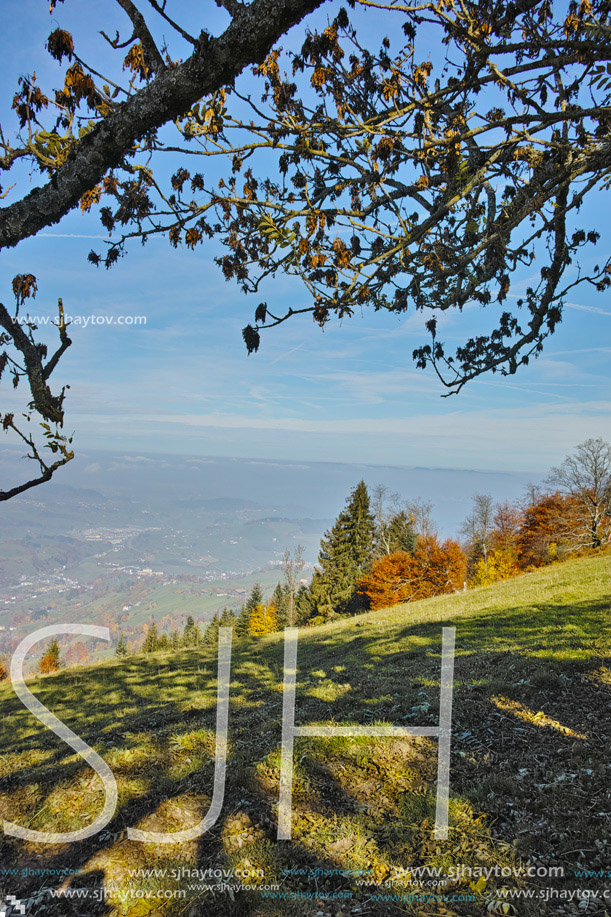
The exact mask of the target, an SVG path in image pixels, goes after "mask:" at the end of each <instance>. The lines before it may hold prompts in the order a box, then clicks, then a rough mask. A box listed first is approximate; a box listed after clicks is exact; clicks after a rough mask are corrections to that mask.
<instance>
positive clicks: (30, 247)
mask: <svg viewBox="0 0 611 917" xmlns="http://www.w3.org/2000/svg"><path fill="white" fill-rule="evenodd" d="M74 5H75V0H66V3H65V7H66V10H68V8H69V7H70V6H74ZM44 6H45V4H44V3H41V0H27V2H25V3H19V4H17V3H15V2H13V0H7V2H5V3H4V4H3V9H2V20H3V21H5V22H6V23H8V24H9V25H11V28H12V29H13V34H12V36H11V37H12V38H13V41H12V42H11V48H13V50H12V51H11V52H10V53H9V54H8V55H7V56H6V57H5V59H4V60H3V61H2V64H1V75H2V80H3V85H4V86H8V87H9V89H10V91H11V94H12V89H13V87H14V86H15V84H16V79H17V76H18V75H19V74H20V73H21V72H23V70H24V69H25V68H26V64H25V61H26V60H27V56H26V55H24V52H23V45H20V41H22V40H24V34H23V28H24V25H23V23H24V21H25V20H28V21H29V23H30V25H31V24H32V23H34V26H33V31H32V32H31V33H30V36H31V35H32V34H33V35H34V39H32V37H30V38H29V39H28V40H29V41H31V40H36V35H38V33H40V35H41V36H43V40H44V37H46V34H48V31H49V18H48V17H47V16H45V15H44V13H41V7H43V8H44ZM108 6H109V8H110V4H109V5H108ZM24 9H25V11H26V13H27V15H26V17H25V18H24V17H22V13H23V11H24ZM329 9H332V7H331V6H330V7H329ZM17 11H20V12H19V18H17ZM82 14H83V11H82V9H81V11H80V12H79V15H82ZM66 18H67V14H66V16H65V15H64V11H63V10H62V9H60V7H58V10H57V12H56V14H55V19H56V20H57V21H58V22H59V23H60V24H63V22H64V20H65V19H66ZM3 24H4V22H3ZM91 40H92V41H93V40H94V39H91ZM39 44H40V42H39ZM39 56H40V59H41V61H44V60H45V55H44V53H41V54H40V55H39ZM41 66H43V65H41ZM44 66H46V64H45V65H44ZM3 124H4V118H3ZM607 208H608V201H607V199H606V198H605V199H601V200H600V201H598V202H597V203H596V206H595V207H594V208H591V209H590V212H589V214H586V216H587V217H588V225H594V226H596V228H598V229H599V231H600V232H601V235H602V241H601V246H602V245H603V244H604V239H605V236H606V231H605V228H606V227H605V217H606V209H607ZM582 217H583V214H582ZM102 234H103V230H102V229H101V227H100V224H99V223H98V222H97V220H96V218H95V217H93V216H86V215H82V214H80V213H78V214H77V213H74V214H71V215H70V216H69V217H67V218H66V219H65V220H64V221H63V222H62V223H61V224H59V225H58V226H55V227H52V228H50V229H48V230H47V231H45V232H44V233H41V234H40V236H39V237H37V238H35V239H31V240H28V241H26V242H25V243H23V244H21V245H20V246H19V247H18V248H16V249H13V250H10V251H8V252H4V253H3V257H2V261H1V262H0V264H1V268H0V270H1V276H0V282H1V286H2V289H3V290H4V291H5V292H3V293H2V298H3V300H4V301H5V302H6V301H7V299H8V296H9V283H10V279H11V278H12V277H13V275H14V274H15V273H17V272H20V271H32V272H33V273H35V274H36V275H37V276H38V278H39V284H40V293H39V296H38V299H37V300H36V305H35V308H34V309H32V311H35V312H36V313H37V314H38V313H39V314H47V313H51V314H53V313H54V311H55V303H56V302H57V297H58V296H62V298H63V300H64V305H65V308H66V311H67V312H68V314H69V315H81V314H82V315H91V314H95V315H108V316H113V315H114V316H118V315H128V314H135V315H145V316H146V318H147V323H146V326H144V327H142V326H138V327H101V326H99V325H96V326H89V327H87V328H82V327H77V326H76V325H75V326H73V329H72V337H73V340H74V344H73V347H72V348H71V349H70V351H69V352H68V353H67V354H66V356H65V357H64V359H63V360H62V364H61V368H60V370H59V372H58V373H56V379H57V381H60V382H61V383H62V384H64V383H67V384H69V385H70V392H69V394H68V399H67V403H66V404H67V426H68V428H69V429H70V431H72V430H74V431H75V443H76V447H77V450H78V447H79V445H80V446H81V447H82V448H86V449H88V450H91V449H95V448H105V449H119V450H125V451H135V452H166V453H167V452H175V453H190V454H202V455H233V456H252V457H255V458H270V459H271V458H279V459H304V460H307V461H309V462H311V461H316V460H321V461H340V462H341V461H347V462H351V461H355V462H369V463H389V464H402V465H427V466H432V467H455V468H482V469H503V470H522V471H533V472H537V471H545V469H547V468H548V467H549V465H550V464H551V463H554V462H557V461H558V460H560V459H562V457H563V456H564V455H565V454H566V453H567V452H568V451H570V450H571V449H572V448H573V447H574V446H575V444H576V443H578V442H580V441H582V440H583V439H585V438H586V437H588V436H602V437H603V438H605V439H608V440H611V411H610V408H611V387H610V371H609V354H610V353H611V303H609V296H608V294H603V295H601V294H596V293H595V292H593V291H591V290H589V289H585V288H584V289H581V290H579V292H576V293H575V298H574V300H572V301H571V304H570V305H568V306H567V308H566V309H565V316H564V321H563V323H562V325H561V326H560V327H559V330H558V331H557V333H556V334H555V335H554V336H553V338H552V339H551V340H550V341H549V342H548V346H547V349H546V351H545V354H544V356H542V357H541V358H539V360H537V361H535V362H534V363H532V364H531V366H530V367H528V368H527V369H523V370H522V371H520V372H519V373H518V374H517V375H516V376H514V377H511V378H509V379H502V378H501V377H499V376H496V377H489V378H486V379H483V380H481V381H476V382H474V383H472V384H471V385H469V386H467V388H466V389H465V390H464V391H463V392H462V393H461V394H460V395H458V396H453V397H451V398H442V397H441V395H442V394H443V393H442V390H441V387H440V385H439V383H438V382H437V380H436V379H435V378H434V377H433V376H432V375H431V374H430V373H427V372H421V371H418V370H416V369H415V368H414V366H413V363H412V360H411V351H412V349H413V347H414V346H416V345H417V344H418V343H420V342H421V340H422V339H423V335H422V334H421V333H420V331H421V328H422V321H423V320H422V318H421V317H420V316H414V315H410V314H408V315H407V316H403V317H401V318H397V317H396V316H394V317H393V316H389V315H383V314H381V313H379V314H376V315H373V314H368V313H364V314H363V315H356V316H355V317H354V318H353V319H351V320H347V321H345V322H344V323H343V324H342V325H339V324H338V323H334V324H333V325H332V326H330V327H327V329H326V330H325V332H324V333H323V332H321V330H320V329H319V328H318V327H317V326H313V324H312V322H311V320H310V319H309V317H308V316H305V317H301V318H299V317H297V318H295V319H294V320H291V321H289V322H287V323H286V324H285V325H283V326H281V327H279V328H276V329H274V330H272V331H270V332H269V333H267V334H265V335H264V338H263V342H262V347H261V350H260V351H259V353H258V354H256V355H253V356H250V357H247V355H246V351H245V348H244V345H243V343H242V340H241V329H242V327H243V326H244V324H246V323H247V322H248V321H250V320H252V315H253V311H254V307H255V305H256V303H257V302H258V301H259V299H267V300H268V301H269V303H270V306H272V305H274V304H275V305H276V306H281V305H282V304H283V303H286V302H291V303H293V304H296V305H299V304H302V305H306V304H307V298H306V297H307V294H306V293H305V291H304V290H303V289H302V288H301V287H300V286H298V285H296V284H295V283H293V282H291V281H290V280H289V279H288V278H280V277H279V278H276V280H274V281H270V283H269V284H268V285H267V287H266V288H265V290H264V291H263V293H262V295H261V296H260V297H257V298H256V300H255V299H252V298H247V297H245V296H244V295H243V294H242V293H241V292H240V291H239V290H238V289H237V287H236V286H235V285H234V284H231V283H226V282H225V281H224V279H223V277H222V274H221V272H220V271H219V269H218V268H217V267H216V265H215V264H214V263H213V256H214V254H215V253H216V252H217V249H216V247H215V245H214V244H212V245H208V246H206V247H204V248H201V247H200V248H199V249H198V250H197V251H196V252H195V253H189V252H182V251H179V252H176V251H175V250H174V249H172V248H170V246H169V244H168V243H167V241H163V240H155V241H151V242H149V244H148V245H147V246H146V247H145V248H140V247H139V246H134V247H133V248H132V249H131V251H130V253H129V255H128V257H126V258H124V259H123V260H122V261H121V262H119V264H118V265H117V266H116V267H115V268H114V269H113V270H112V271H110V272H107V271H96V270H95V269H94V268H92V267H91V266H90V265H89V264H87V262H86V256H87V253H88V251H89V250H90V248H91V247H92V246H93V247H96V246H97V247H100V245H101V240H100V239H99V238H92V237H99V236H101V235H102ZM601 257H602V255H601ZM526 283H527V278H526V277H525V278H524V279H523V282H522V284H521V285H520V286H516V287H514V288H513V289H512V291H511V295H512V296H514V297H515V298H517V296H518V295H519V293H520V291H521V287H524V286H525V285H526ZM479 318H480V316H479V307H477V308H473V309H471V310H467V312H466V313H465V314H464V315H462V316H454V317H452V318H451V320H450V321H449V322H448V323H447V325H446V329H445V339H446V340H448V341H450V340H452V338H455V339H456V340H458V338H459V336H460V337H461V338H462V337H463V336H464V335H465V333H468V331H469V330H470V329H475V328H477V327H478V324H477V323H478V319H479ZM5 397H9V399H10V398H11V397H12V396H11V394H10V393H5ZM5 404H6V402H5Z"/></svg>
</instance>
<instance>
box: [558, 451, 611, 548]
mask: <svg viewBox="0 0 611 917" xmlns="http://www.w3.org/2000/svg"><path fill="white" fill-rule="evenodd" d="M547 480H548V484H549V485H550V487H553V488H554V489H555V490H557V491H559V492H560V493H562V494H565V495H566V496H571V497H573V498H574V499H575V500H577V501H578V503H579V505H580V507H581V508H582V511H583V523H582V532H581V537H582V541H585V543H586V544H588V546H589V547H592V548H598V547H600V546H601V545H602V544H607V543H609V541H611V445H610V444H609V443H607V442H605V441H604V440H603V439H601V438H600V437H599V438H597V439H586V440H585V442H583V443H580V444H579V445H578V446H577V448H576V450H575V452H574V454H573V455H568V456H567V457H566V458H565V460H564V462H562V464H561V465H558V466H557V467H555V468H552V469H551V471H550V474H549V476H548V479H547Z"/></svg>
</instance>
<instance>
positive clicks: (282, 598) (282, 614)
mask: <svg viewBox="0 0 611 917" xmlns="http://www.w3.org/2000/svg"><path fill="white" fill-rule="evenodd" d="M272 604H273V605H274V607H275V609H276V623H277V625H278V629H279V630H284V628H285V627H287V625H288V624H289V592H288V588H287V587H286V586H285V585H283V584H282V583H278V585H277V586H276V588H275V589H274V594H273V596H272Z"/></svg>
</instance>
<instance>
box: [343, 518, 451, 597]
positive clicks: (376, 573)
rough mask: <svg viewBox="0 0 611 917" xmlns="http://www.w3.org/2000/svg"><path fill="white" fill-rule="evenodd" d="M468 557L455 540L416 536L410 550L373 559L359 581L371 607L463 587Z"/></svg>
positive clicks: (440, 593) (433, 536)
mask: <svg viewBox="0 0 611 917" xmlns="http://www.w3.org/2000/svg"><path fill="white" fill-rule="evenodd" d="M466 574H467V558H466V556H465V553H464V551H463V550H462V548H461V547H460V545H459V544H458V542H457V541H452V540H448V541H444V542H441V543H440V542H439V540H438V539H437V536H436V535H427V536H425V537H423V538H420V539H419V540H418V543H417V544H416V548H415V550H414V553H413V554H408V553H407V552H406V551H397V552H396V553H394V554H388V555H386V557H382V558H381V559H380V560H378V561H376V563H375V564H374V565H373V567H372V570H371V573H369V574H368V575H367V576H364V577H363V578H362V579H361V580H360V582H359V589H360V591H361V592H362V593H363V594H364V595H366V596H367V597H368V599H369V602H370V605H371V607H372V608H373V609H374V610H377V609H378V608H386V607H388V606H389V605H398V604H399V603H401V602H412V601H415V600H417V599H426V598H429V596H432V595H443V594H444V593H448V592H455V591H456V590H457V589H462V587H463V584H464V582H465V577H466Z"/></svg>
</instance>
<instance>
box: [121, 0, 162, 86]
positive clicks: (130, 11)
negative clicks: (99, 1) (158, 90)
mask: <svg viewBox="0 0 611 917" xmlns="http://www.w3.org/2000/svg"><path fill="white" fill-rule="evenodd" d="M117 3H118V4H119V6H120V7H121V9H123V10H124V11H125V12H126V13H127V15H128V16H129V18H130V19H131V22H132V25H133V27H134V35H135V36H136V37H137V38H138V40H139V41H140V44H141V45H142V47H143V49H144V53H145V55H146V60H147V63H148V66H149V67H150V69H151V71H152V72H153V73H160V72H161V71H162V70H165V62H164V60H163V57H162V56H161V53H160V51H159V48H158V47H157V45H156V44H155V40H154V38H153V36H152V35H151V33H150V32H149V28H148V26H147V24H146V20H145V18H144V16H143V15H142V13H141V12H140V10H138V9H137V7H136V6H135V5H134V4H133V3H132V0H117Z"/></svg>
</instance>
